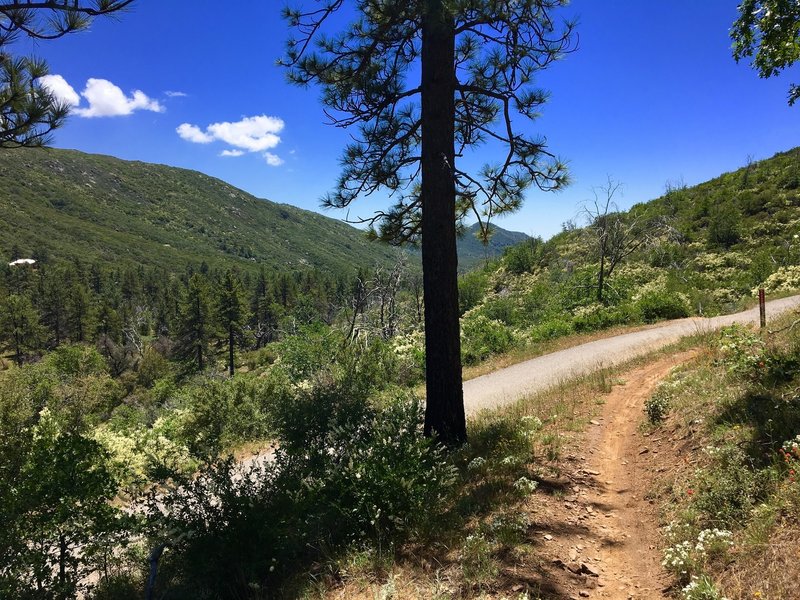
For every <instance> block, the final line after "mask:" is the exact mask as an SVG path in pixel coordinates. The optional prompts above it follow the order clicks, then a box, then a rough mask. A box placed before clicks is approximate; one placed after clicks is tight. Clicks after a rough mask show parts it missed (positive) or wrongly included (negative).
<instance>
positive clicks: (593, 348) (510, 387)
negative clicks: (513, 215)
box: [464, 296, 800, 416]
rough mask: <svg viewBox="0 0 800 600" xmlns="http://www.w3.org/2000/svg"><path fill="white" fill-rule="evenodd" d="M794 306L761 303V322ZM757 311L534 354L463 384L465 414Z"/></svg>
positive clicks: (790, 301) (794, 300)
mask: <svg viewBox="0 0 800 600" xmlns="http://www.w3.org/2000/svg"><path fill="white" fill-rule="evenodd" d="M798 306H800V296H791V297H789V298H782V299H780V300H772V301H771V302H767V321H768V322H769V320H770V319H772V318H774V317H775V316H777V315H779V314H781V313H784V312H787V311H789V310H791V309H793V308H797V307H798ZM758 319H759V315H758V307H756V308H754V309H751V310H746V311H744V312H740V313H736V314H733V315H723V316H720V317H712V318H702V317H693V318H689V319H679V320H676V321H669V322H668V323H665V324H664V325H661V326H659V327H654V328H652V329H647V330H644V331H637V332H634V333H626V334H624V335H618V336H615V337H611V338H606V339H603V340H596V341H594V342H588V343H586V344H581V345H580V346H575V347H573V348H568V349H567V350H560V351H558V352H554V353H552V354H547V355H544V356H539V357H537V358H533V359H531V360H527V361H525V362H522V363H518V364H516V365H513V366H511V367H508V368H505V369H501V370H499V371H495V372H494V373H489V374H487V375H482V376H481V377H476V378H475V379H470V380H469V381H465V382H464V408H465V410H466V413H467V416H470V415H474V414H476V413H478V412H480V411H482V410H489V409H495V408H499V407H501V406H505V405H508V404H512V403H514V402H516V401H517V400H519V399H520V398H524V397H526V396H530V395H532V394H536V393H538V392H541V391H544V390H546V389H549V388H551V387H554V386H556V385H558V384H559V383H560V382H562V381H566V380H568V379H572V378H574V377H579V376H581V375H586V374H588V373H591V372H594V371H597V370H599V369H602V368H606V367H611V366H614V365H618V364H620V363H624V362H625V361H628V360H631V359H633V358H636V357H638V356H642V355H644V354H647V353H648V352H652V351H653V350H658V349H660V348H663V347H664V346H668V345H669V344H672V343H674V342H676V341H678V340H680V339H681V338H684V337H686V336H690V335H693V334H696V333H703V332H707V331H712V330H715V329H719V328H721V327H725V326H727V325H731V324H733V323H741V324H749V323H758Z"/></svg>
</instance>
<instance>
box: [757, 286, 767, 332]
mask: <svg viewBox="0 0 800 600" xmlns="http://www.w3.org/2000/svg"><path fill="white" fill-rule="evenodd" d="M758 311H759V314H760V316H761V329H764V328H765V327H766V326H767V303H766V297H765V294H764V288H759V289H758Z"/></svg>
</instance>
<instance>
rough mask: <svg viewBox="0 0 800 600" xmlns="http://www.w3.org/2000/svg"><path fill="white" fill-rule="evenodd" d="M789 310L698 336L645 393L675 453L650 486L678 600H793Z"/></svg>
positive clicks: (794, 375) (799, 342) (798, 453)
mask: <svg viewBox="0 0 800 600" xmlns="http://www.w3.org/2000/svg"><path fill="white" fill-rule="evenodd" d="M796 319H797V315H792V316H790V317H787V318H786V319H783V320H782V321H781V322H777V323H775V324H773V325H772V326H771V327H772V328H773V331H765V332H762V333H761V334H759V333H756V332H754V331H752V330H750V329H748V328H744V327H739V326H734V327H730V328H727V329H724V330H723V331H722V332H721V333H720V334H719V335H717V336H713V338H712V339H709V340H707V346H706V351H705V352H704V353H703V354H702V355H701V358H700V359H699V360H697V361H694V362H693V364H692V365H691V366H687V367H685V368H681V369H678V370H677V371H676V372H674V373H673V374H672V375H671V376H670V377H669V378H668V379H667V380H666V381H664V382H663V383H662V384H661V386H660V387H659V389H658V390H657V391H656V393H655V394H654V396H653V397H652V398H651V399H650V400H649V401H648V402H647V415H648V417H649V421H650V423H651V425H650V427H653V428H654V431H657V432H658V433H659V435H665V436H668V438H669V439H670V440H671V441H672V442H673V445H674V448H675V451H676V454H677V456H676V457H675V458H676V460H675V461H674V464H673V465H671V467H670V469H669V473H670V475H669V477H665V476H664V475H662V481H661V485H657V486H655V488H654V490H653V495H652V497H653V498H654V499H657V500H658V502H659V504H660V505H661V506H662V507H663V522H664V528H663V531H664V536H665V546H666V548H665V550H664V562H663V564H664V566H665V568H666V569H667V570H669V571H670V572H671V573H672V574H673V575H674V577H675V583H676V589H677V590H678V591H679V593H678V595H679V596H680V597H682V598H685V599H688V600H700V599H711V600H719V599H721V598H723V597H726V598H770V599H778V598H794V597H797V596H798V594H799V593H800V587H798V577H797V569H796V566H795V565H796V562H797V560H796V558H797V555H798V552H800V545H798V542H797V539H798V536H797V534H798V524H799V523H800V487H799V486H798V478H797V469H798V467H800V464H799V461H800V438H798V434H799V433H800V410H798V402H799V401H800V400H799V397H798V386H799V385H800V373H799V372H798V365H800V331H798V329H797V320H796Z"/></svg>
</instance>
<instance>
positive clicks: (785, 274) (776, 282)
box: [753, 265, 800, 296]
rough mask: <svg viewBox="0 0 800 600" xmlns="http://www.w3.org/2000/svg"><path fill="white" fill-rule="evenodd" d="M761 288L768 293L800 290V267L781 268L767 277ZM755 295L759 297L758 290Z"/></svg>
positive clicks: (756, 289)
mask: <svg viewBox="0 0 800 600" xmlns="http://www.w3.org/2000/svg"><path fill="white" fill-rule="evenodd" d="M761 287H763V288H764V290H766V291H767V292H785V291H791V290H796V289H798V288H800V266H798V265H786V266H783V267H780V268H779V269H778V270H777V271H775V272H774V273H773V274H772V275H770V276H769V277H767V279H766V281H764V284H763V285H762V286H761ZM753 295H754V296H755V295H758V288H755V289H753Z"/></svg>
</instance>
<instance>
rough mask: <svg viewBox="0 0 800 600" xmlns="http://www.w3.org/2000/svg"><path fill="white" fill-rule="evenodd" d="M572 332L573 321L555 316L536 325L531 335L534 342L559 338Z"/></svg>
mask: <svg viewBox="0 0 800 600" xmlns="http://www.w3.org/2000/svg"><path fill="white" fill-rule="evenodd" d="M570 333H572V323H570V322H569V321H564V320H563V319H558V318H553V319H549V320H547V321H544V322H543V323H539V324H537V325H534V326H533V327H532V328H531V330H530V337H531V340H533V341H534V342H539V341H544V340H552V339H555V338H559V337H562V336H565V335H569V334H570Z"/></svg>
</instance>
